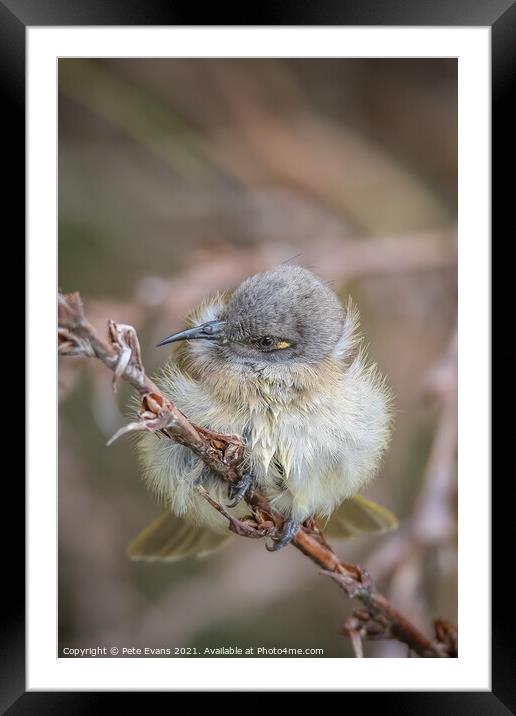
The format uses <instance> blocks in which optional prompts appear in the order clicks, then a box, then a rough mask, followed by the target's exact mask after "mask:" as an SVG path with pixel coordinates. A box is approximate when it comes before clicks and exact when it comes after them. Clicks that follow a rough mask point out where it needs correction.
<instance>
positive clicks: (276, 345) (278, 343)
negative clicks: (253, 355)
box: [258, 336, 291, 351]
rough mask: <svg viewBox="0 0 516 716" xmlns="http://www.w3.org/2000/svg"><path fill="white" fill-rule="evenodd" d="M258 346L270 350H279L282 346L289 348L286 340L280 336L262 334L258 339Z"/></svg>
mask: <svg viewBox="0 0 516 716" xmlns="http://www.w3.org/2000/svg"><path fill="white" fill-rule="evenodd" d="M258 345H259V346H260V348H268V349H270V350H275V351H281V350H283V348H290V345H291V344H290V343H289V342H288V341H285V340H282V339H281V338H273V337H272V336H263V338H260V339H259V341H258Z"/></svg>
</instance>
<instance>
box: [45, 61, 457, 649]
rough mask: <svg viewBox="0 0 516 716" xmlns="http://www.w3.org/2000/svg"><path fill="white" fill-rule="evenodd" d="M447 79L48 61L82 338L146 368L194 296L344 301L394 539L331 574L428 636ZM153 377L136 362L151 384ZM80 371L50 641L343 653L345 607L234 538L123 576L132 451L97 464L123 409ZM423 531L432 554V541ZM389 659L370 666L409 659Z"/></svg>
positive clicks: (406, 65) (449, 570) (141, 505)
mask: <svg viewBox="0 0 516 716" xmlns="http://www.w3.org/2000/svg"><path fill="white" fill-rule="evenodd" d="M456 80H457V62H456V60H444V59H443V60H425V59H423V60H416V59H414V60H367V59H364V60H360V59H356V60H354V59H349V60H347V59H343V60H310V61H309V60H274V59H271V60H210V59H206V60H190V59H187V60H181V59H170V60H152V59H148V60H132V59H118V60H115V59H105V60H82V59H62V60H60V61H59V89H60V96H59V286H60V288H62V289H63V290H65V291H66V290H70V289H74V288H78V289H80V291H81V294H82V295H84V296H87V298H88V313H89V317H90V320H91V321H92V323H93V324H96V325H102V324H104V323H105V322H106V321H107V320H108V319H109V318H110V316H118V317H119V318H120V320H121V321H123V323H125V324H130V325H132V326H134V327H135V328H136V329H137V331H138V334H139V336H140V339H141V340H142V345H146V346H148V345H153V344H155V343H156V342H157V340H158V339H159V338H161V337H162V335H165V334H168V333H170V332H172V331H173V330H175V329H178V328H179V327H180V326H181V324H182V321H183V317H184V316H185V315H186V314H187V313H189V311H190V310H191V309H192V307H193V306H195V305H196V304H197V303H198V302H199V300H200V299H202V298H204V297H205V296H206V295H207V294H209V293H215V292H217V291H220V290H226V289H229V290H230V289H232V288H234V287H235V286H236V285H238V284H239V283H240V282H241V280H242V279H243V278H245V277H246V276H248V275H251V274H253V273H256V272H257V271H260V270H263V269H268V268H270V267H271V266H274V265H276V264H278V263H281V262H283V261H288V260H291V261H292V262H294V263H299V264H301V265H304V266H306V267H307V268H311V269H312V270H313V271H314V272H315V273H317V274H319V275H320V276H321V277H323V278H324V279H325V280H327V281H329V282H331V283H332V287H333V288H334V289H335V290H336V292H337V293H338V294H339V295H340V296H341V298H343V299H344V300H346V299H347V297H348V296H349V295H351V296H352V298H353V300H354V302H355V303H356V304H357V306H358V308H359V310H360V313H361V321H362V325H363V330H364V333H365V335H366V336H367V339H368V342H369V343H370V350H371V353H372V354H373V357H374V358H375V360H376V361H377V362H378V363H379V364H380V365H381V367H382V371H383V372H384V373H385V374H387V375H388V376H389V380H390V382H391V385H392V387H393V390H394V393H395V395H396V416H395V433H394V438H393V442H392V445H391V448H390V450H389V453H388V455H387V456H386V460H385V461H384V465H383V467H382V472H381V475H380V476H379V478H378V479H377V480H375V481H374V483H373V484H372V485H371V487H370V488H369V490H370V493H371V497H373V499H377V500H378V501H379V502H382V503H384V504H387V505H388V506H389V507H391V508H392V509H393V510H394V511H395V512H396V514H398V515H399V516H400V517H401V518H402V524H403V531H402V532H400V533H399V534H397V535H393V536H392V537H391V538H390V540H388V541H387V542H385V538H382V541H381V542H378V538H374V537H370V538H367V539H361V538H357V539H355V540H353V541H349V542H346V555H347V558H348V559H350V560H351V561H353V562H359V563H366V564H368V565H369V564H370V559H373V558H374V565H375V566H374V570H373V573H374V574H375V578H376V579H377V580H379V587H380V588H381V590H382V592H383V593H385V594H386V595H387V596H388V597H389V598H390V599H392V601H393V602H394V603H396V604H398V605H400V607H401V606H402V607H403V611H404V613H406V614H407V616H408V617H409V618H410V619H411V620H412V621H414V622H415V623H418V624H421V625H422V627H424V630H425V631H426V632H427V633H430V632H431V630H432V628H433V627H432V623H431V615H432V614H443V615H446V616H447V618H449V619H450V620H451V621H456V618H457V615H456V609H457V604H456V601H457V585H456V504H455V494H454V492H455V489H456V461H455V460H452V458H451V455H452V453H453V445H454V444H455V441H456V424H455V421H454V419H453V416H452V408H453V406H452V403H453V401H454V397H453V394H452V393H450V395H449V399H448V398H446V399H445V398H443V396H442V394H441V393H439V391H438V392H437V393H435V391H434V398H433V399H427V400H423V399H422V397H423V396H422V392H424V386H425V385H427V382H426V381H427V379H428V376H435V375H436V374H435V373H433V372H432V369H433V367H434V366H436V365H437V366H439V365H441V363H440V359H441V357H442V356H443V355H444V354H445V352H446V346H447V344H449V341H450V336H451V335H452V334H453V333H454V331H455V327H456V322H457V311H456V273H457V255H456V232H455V221H456V198H457V174H456V159H457V136H456V127H457V122H456V120H457V94H456V90H457V82H456ZM465 240H467V239H465ZM113 266H116V267H117V268H116V272H114V271H113ZM161 359H162V356H161V355H160V354H159V353H158V351H155V352H154V351H148V352H147V358H146V363H147V365H146V367H147V369H148V370H149V371H151V373H152V372H153V371H155V370H156V369H157V368H158V367H159V363H160V362H161ZM80 363H81V364H79V362H76V361H70V360H65V361H62V363H61V364H60V369H59V388H60V398H61V403H60V427H59V430H60V440H59V452H60V471H59V501H60V510H59V521H60V525H59V538H60V555H59V573H60V589H59V599H60V604H59V609H60V611H59V631H60V643H61V644H64V643H67V644H69V643H76V642H77V643H79V642H80V643H81V645H88V644H90V645H91V644H95V643H104V642H107V641H108V642H111V643H120V644H123V643H128V644H136V645H140V646H152V645H155V646H163V640H164V638H166V640H168V641H169V642H171V643H177V644H197V645H201V644H202V645H218V644H221V643H227V642H228V640H230V641H232V642H233V643H234V644H240V645H242V644H243V645H245V644H247V643H249V644H251V643H261V644H264V645H267V644H269V645H271V646H275V645H278V643H284V644H287V645H293V646H297V645H299V646H306V645H315V646H322V647H323V648H324V653H325V656H328V655H329V656H342V655H343V653H344V654H346V653H348V654H349V655H351V654H352V652H351V650H349V651H348V652H346V642H343V641H342V638H341V637H340V636H339V635H338V634H337V633H336V632H335V633H334V632H333V631H332V630H333V629H334V622H333V618H332V615H334V614H335V613H336V610H339V609H341V608H342V604H341V601H339V595H338V593H337V594H334V591H336V590H322V589H321V588H320V580H319V579H318V578H317V577H316V576H314V571H313V570H310V569H307V564H305V563H306V560H296V558H295V554H294V555H293V556H292V555H290V554H289V555H287V556H284V555H283V554H281V553H279V554H278V555H276V557H275V558H274V559H270V558H269V555H268V554H266V553H264V551H263V550H256V548H255V545H253V544H252V543H250V541H249V540H234V544H233V545H230V546H229V547H228V548H227V550H224V551H223V554H221V555H220V556H215V557H214V558H213V559H211V560H204V561H203V560H192V561H190V562H188V561H186V562H185V563H184V564H181V565H177V566H175V567H174V568H173V569H170V568H165V567H159V566H156V565H154V566H153V565H141V564H133V563H129V562H126V561H125V560H124V559H123V554H124V550H125V545H126V543H127V542H128V541H129V538H130V537H131V536H132V535H133V533H134V532H136V531H137V530H139V529H140V528H141V527H142V525H143V524H144V523H145V522H146V521H148V520H150V519H151V518H152V516H153V513H154V511H155V508H154V506H153V504H152V501H151V500H150V499H149V497H148V495H147V494H146V492H145V488H144V486H143V484H142V482H141V481H140V480H139V479H138V476H137V469H136V466H135V461H134V455H133V453H132V450H131V449H128V446H127V442H125V441H122V442H121V443H120V444H116V445H115V446H114V447H113V448H112V449H111V450H103V449H99V448H98V447H95V446H100V445H101V444H102V443H103V438H105V439H107V437H109V436H110V435H112V434H113V433H114V432H115V430H116V429H117V428H118V426H119V425H120V424H122V423H123V422H124V414H125V413H126V410H127V409H126V407H125V406H126V402H127V393H126V391H125V390H124V387H123V386H122V385H120V391H119V395H118V397H117V399H116V400H115V399H114V398H113V395H112V393H111V391H110V385H109V376H108V375H107V373H108V372H107V371H106V370H105V369H104V367H103V366H102V365H101V364H100V363H99V361H87V362H82V361H81V362H80ZM445 373H446V374H447V375H450V373H449V371H448V372H447V371H444V372H441V373H440V375H441V377H442V376H443V375H445ZM430 382H431V383H432V380H431V381H430ZM432 384H433V383H432ZM445 403H446V404H447V405H448V407H449V411H448V413H447V417H446V415H445V413H446V409H445V407H444V405H445ZM443 411H444V412H443ZM125 417H127V416H125ZM436 452H437V454H438V455H444V454H445V453H447V454H448V456H449V462H448V467H447V468H444V467H443V468H442V469H443V470H444V471H445V469H447V470H448V471H449V472H448V477H447V478H445V477H443V474H444V473H441V467H440V466H441V465H444V462H443V461H442V460H441V459H440V458H438V457H435V453H436ZM431 465H433V467H431ZM441 478H442V480H441ZM446 479H448V480H449V485H450V486H451V488H450V491H447V490H446V489H445V487H444V485H443V482H445V481H446ZM434 480H435V482H436V485H435V486H433V482H434ZM439 485H441V487H439ZM434 490H435V491H436V492H437V493H438V497H437V498H434V497H433V496H431V495H430V493H433V491H434ZM439 495H440V497H439ZM421 502H422V503H423V505H425V504H426V505H430V506H431V509H430V508H429V507H427V508H425V509H424V508H423V507H421ZM416 506H417V507H416ZM414 510H416V511H417V515H418V516H417V517H416V516H414V515H413V512H414ZM433 515H435V516H436V521H437V525H438V529H436V530H435V531H436V532H439V530H440V537H439V536H438V535H437V534H434V535H433V536H432V535H431V534H430V532H428V533H427V528H426V527H424V525H426V524H427V523H428V521H430V523H432V522H433ZM420 516H421V527H420V528H417V527H416V523H419V519H420ZM427 516H430V518H431V519H430V520H427ZM448 520H450V521H451V525H450V524H449V523H448ZM431 526H432V524H431ZM413 543H414V545H413ZM421 545H423V546H421ZM337 547H338V545H337ZM251 549H252V550H253V554H252V555H251V552H250V551H251ZM247 550H249V552H248V551H247ZM382 550H385V551H384V552H383V553H382ZM397 550H400V555H398V552H397ZM369 555H370V556H369ZM371 564H373V563H371ZM250 565H253V567H250ZM264 573H267V575H269V579H268V581H267V580H264V579H263V578H262V576H261V575H263V574H264ZM380 575H383V576H381V577H380ZM228 585H231V589H229V588H228ZM206 594H209V598H210V609H209V610H207V609H206V608H205V604H204V599H205V596H204V595H206ZM412 597H414V599H413V598H412ZM405 608H406V610H405ZM257 615H260V618H257ZM343 616H344V619H345V618H346V616H348V615H347V614H344V615H343ZM172 617H173V618H172ZM349 617H350V618H353V619H355V621H354V622H353V623H352V624H351V623H349V624H348V622H346V624H347V626H348V627H354V629H353V631H354V632H360V629H362V628H364V626H365V625H364V624H363V623H362V622H361V621H360V614H358V615H356V614H355V615H352V614H349ZM164 625H166V626H164ZM300 625H301V626H300ZM380 626H381V625H380ZM380 626H379V625H377V624H375V625H372V624H369V625H368V626H367V635H366V636H371V635H372V633H373V632H375V630H376V632H375V633H376V635H377V636H378V634H382V629H381V628H380ZM353 638H354V641H355V643H356V644H357V645H358V640H359V639H360V640H361V638H362V637H361V636H360V634H358V635H356V634H354V636H353ZM394 644H395V642H393V641H392V640H383V641H375V642H374V644H371V645H369V644H364V645H363V648H364V651H365V653H367V654H369V655H371V654H380V653H381V654H382V655H383V656H392V655H394V656H396V655H402V656H406V648H405V647H401V649H402V651H400V649H399V648H398V649H397V650H395V647H394V646H393V645H394ZM379 650H382V651H379Z"/></svg>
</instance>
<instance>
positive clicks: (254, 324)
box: [158, 265, 349, 370]
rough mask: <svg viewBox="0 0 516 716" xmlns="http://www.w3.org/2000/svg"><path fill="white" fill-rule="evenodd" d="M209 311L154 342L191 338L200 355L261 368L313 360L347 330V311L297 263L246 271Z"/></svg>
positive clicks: (330, 348) (335, 347) (323, 354)
mask: <svg viewBox="0 0 516 716" xmlns="http://www.w3.org/2000/svg"><path fill="white" fill-rule="evenodd" d="M209 311H210V314H209V315H210V318H211V320H209V321H206V320H204V322H200V323H199V325H194V326H193V327H192V328H188V329H186V330H184V331H180V332H179V333H173V334H172V335H170V336H168V337H167V338H165V339H164V340H162V341H161V342H160V343H159V344H158V345H160V346H161V345H166V344H168V343H173V342H175V341H182V340H188V341H192V340H195V341H196V344H195V346H194V345H193V344H192V350H193V351H194V352H195V353H196V354H197V355H198V356H199V357H200V356H201V354H204V355H205V356H208V355H209V358H210V360H211V361H213V360H217V359H218V360H223V361H226V362H231V363H232V364H233V365H235V364H236V365H238V366H239V367H240V366H242V367H243V366H246V367H248V368H251V369H255V370H263V369H265V368H267V367H271V366H277V367H279V365H281V364H283V365H285V364H287V365H288V364H293V363H295V364H298V365H299V364H300V363H301V364H314V363H318V362H319V361H321V360H323V359H324V358H326V357H328V356H330V355H332V354H333V353H335V352H336V351H338V350H339V345H340V344H341V343H342V341H343V337H344V338H345V334H346V313H345V311H344V309H343V307H342V305H341V303H340V301H339V299H338V298H337V296H336V295H335V293H334V292H333V291H332V290H331V289H330V288H329V287H328V286H327V285H326V284H325V283H324V282H323V281H321V280H320V279H319V278H317V277H316V276H314V274H313V273H311V272H310V271H308V270H306V269H304V268H301V267H299V266H286V265H284V266H280V267H278V268H275V269H273V270H271V271H266V272H264V273H259V274H256V275H255V276H251V277H250V278H248V279H246V280H245V281H244V282H243V283H242V284H240V286H239V287H238V288H237V289H236V290H235V291H234V292H233V294H232V295H231V296H230V298H229V299H228V300H227V301H226V302H220V303H218V304H214V305H211V306H209ZM199 318H200V319H201V321H202V320H203V318H204V319H205V318H206V314H204V316H203V314H202V312H201V313H200V314H199ZM197 322H198V321H196V323H197ZM348 328H349V326H348ZM197 341H199V343H197ZM342 348H344V346H342Z"/></svg>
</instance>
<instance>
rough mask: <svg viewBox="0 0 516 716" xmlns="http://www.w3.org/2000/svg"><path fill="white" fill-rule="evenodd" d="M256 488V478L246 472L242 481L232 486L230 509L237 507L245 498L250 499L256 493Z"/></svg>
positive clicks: (230, 489) (230, 490)
mask: <svg viewBox="0 0 516 716" xmlns="http://www.w3.org/2000/svg"><path fill="white" fill-rule="evenodd" d="M254 487H255V481H254V477H253V476H252V474H251V473H249V472H246V473H245V475H244V476H243V477H242V479H241V480H239V481H238V482H235V483H234V484H233V485H231V486H230V488H229V497H230V498H231V502H230V503H229V504H228V507H236V506H237V505H238V503H239V502H240V500H242V499H243V498H244V497H246V496H249V497H250V496H251V495H252V494H253V492H254Z"/></svg>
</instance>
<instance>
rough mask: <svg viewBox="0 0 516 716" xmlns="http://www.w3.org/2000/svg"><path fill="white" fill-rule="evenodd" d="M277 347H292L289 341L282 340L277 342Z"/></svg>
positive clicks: (280, 348)
mask: <svg viewBox="0 0 516 716" xmlns="http://www.w3.org/2000/svg"><path fill="white" fill-rule="evenodd" d="M276 348H277V349H278V350H282V349H283V348H290V343H289V342H288V341H280V342H279V343H276Z"/></svg>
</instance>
